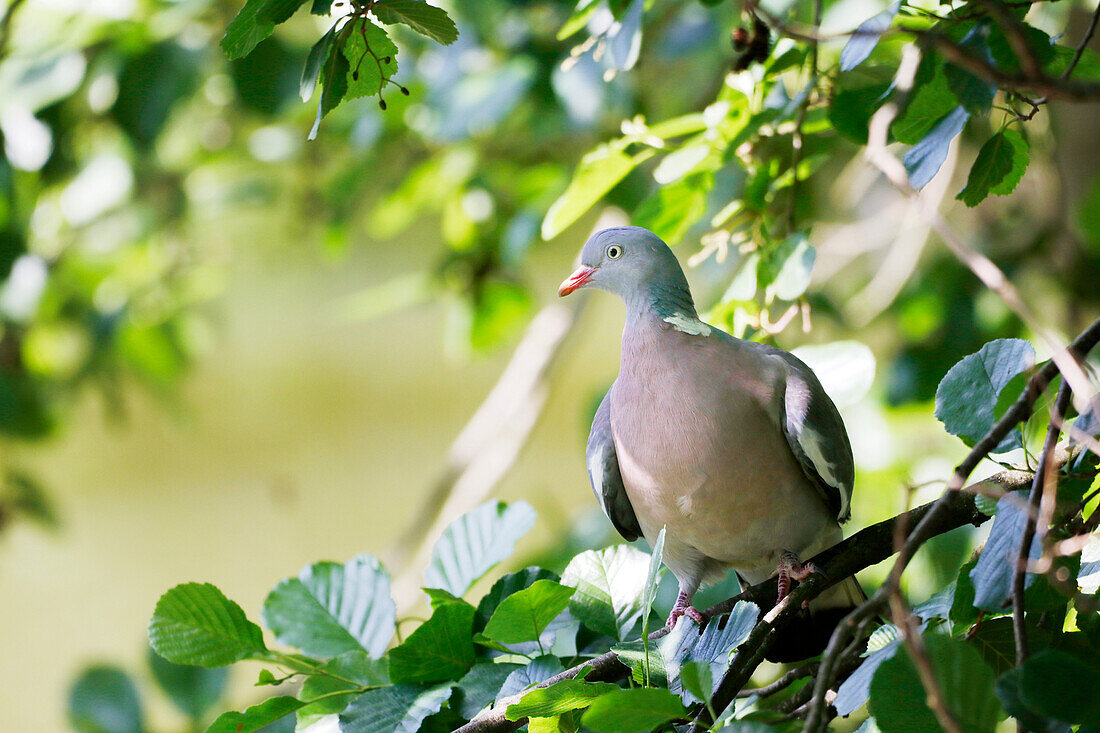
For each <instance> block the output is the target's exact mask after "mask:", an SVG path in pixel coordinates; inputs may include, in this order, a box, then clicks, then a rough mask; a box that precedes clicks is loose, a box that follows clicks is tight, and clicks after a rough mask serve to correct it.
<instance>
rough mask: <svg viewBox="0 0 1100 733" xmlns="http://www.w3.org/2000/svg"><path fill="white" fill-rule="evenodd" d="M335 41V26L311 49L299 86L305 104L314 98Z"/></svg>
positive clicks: (299, 92)
mask: <svg viewBox="0 0 1100 733" xmlns="http://www.w3.org/2000/svg"><path fill="white" fill-rule="evenodd" d="M335 40H336V26H335V25H334V26H332V27H331V28H329V29H328V32H327V33H325V35H323V36H321V39H320V40H319V41H317V43H315V44H313V47H312V48H310V49H309V55H308V56H306V65H305V66H303V67H302V80H301V82H299V84H298V94H299V95H300V96H301V97H302V101H303V102H308V101H309V98H310V97H312V96H313V91H314V90H315V89H316V88H317V80H318V79H319V78H320V76H321V68H322V67H323V66H324V65H325V62H326V61H328V57H329V53H330V52H331V51H332V44H333V42H334V41H335Z"/></svg>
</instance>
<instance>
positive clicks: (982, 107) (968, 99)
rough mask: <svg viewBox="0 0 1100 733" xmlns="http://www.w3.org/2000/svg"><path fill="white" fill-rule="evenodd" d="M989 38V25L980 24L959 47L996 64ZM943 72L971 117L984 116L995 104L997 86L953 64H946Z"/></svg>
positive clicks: (956, 96) (964, 37) (964, 38)
mask: <svg viewBox="0 0 1100 733" xmlns="http://www.w3.org/2000/svg"><path fill="white" fill-rule="evenodd" d="M988 37H989V25H988V24H985V23H979V24H978V25H976V26H974V28H972V29H971V30H970V32H969V33H967V34H966V35H965V36H963V38H962V40H961V41H959V47H960V48H962V49H963V50H964V51H966V52H968V53H969V54H970V55H972V56H976V57H978V58H981V59H983V60H985V61H988V62H990V63H994V60H993V57H992V55H991V54H990V51H989V44H988V40H987V39H988ZM943 70H944V75H945V76H946V77H947V86H948V87H949V88H950V89H951V91H952V92H953V93H954V94H955V98H956V99H958V100H959V103H960V104H961V105H962V106H963V107H964V108H965V109H966V111H967V112H969V113H970V114H971V115H983V114H985V113H986V112H988V111H989V106H990V105H991V104H992V103H993V95H994V94H995V93H996V91H997V86H996V85H995V84H992V83H990V82H988V81H986V80H985V79H982V78H980V77H977V76H975V75H974V74H971V73H970V72H969V71H967V70H966V69H964V68H962V67H961V66H956V65H955V64H952V63H948V64H945V65H944V69H943Z"/></svg>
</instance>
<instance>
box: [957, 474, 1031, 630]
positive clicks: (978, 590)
mask: <svg viewBox="0 0 1100 733" xmlns="http://www.w3.org/2000/svg"><path fill="white" fill-rule="evenodd" d="M1027 515H1028V512H1027V492H1026V491H1013V492H1010V493H1008V494H1005V495H1004V496H1002V497H1001V499H1000V501H998V502H997V516H996V517H994V519H993V528H992V529H991V530H990V531H989V539H987V540H986V541H985V547H983V548H982V554H981V556H979V557H978V563H977V564H976V565H975V566H974V569H973V570H971V571H970V580H971V581H972V582H973V583H974V606H975V607H977V608H980V609H982V610H983V611H990V612H998V611H1002V610H1004V607H1005V605H1006V603H1007V602H1008V597H1009V596H1010V595H1011V594H1012V578H1013V576H1014V575H1015V569H1016V558H1018V557H1019V555H1020V540H1021V535H1022V533H1023V528H1024V524H1026V523H1027ZM1039 540H1040V538H1038V537H1035V538H1033V539H1032V544H1031V552H1030V555H1029V557H1030V559H1032V560H1037V559H1038V558H1039V555H1040V554H1042V551H1043V545H1042V542H1040V541H1039ZM1033 580H1035V576H1034V574H1032V573H1028V574H1027V576H1026V580H1025V583H1026V584H1027V585H1030V584H1031V582H1032V581H1033Z"/></svg>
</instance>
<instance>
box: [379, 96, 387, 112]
mask: <svg viewBox="0 0 1100 733" xmlns="http://www.w3.org/2000/svg"><path fill="white" fill-rule="evenodd" d="M378 106H379V107H381V108H382V111H383V112H385V111H386V100H384V99H379V100H378Z"/></svg>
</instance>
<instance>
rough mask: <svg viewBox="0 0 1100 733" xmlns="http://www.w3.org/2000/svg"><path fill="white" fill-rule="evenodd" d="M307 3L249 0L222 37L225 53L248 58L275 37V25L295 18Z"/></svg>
mask: <svg viewBox="0 0 1100 733" xmlns="http://www.w3.org/2000/svg"><path fill="white" fill-rule="evenodd" d="M304 2H305V0H247V2H246V3H245V4H244V7H243V8H241V9H240V12H238V13H237V15H236V17H235V18H233V20H232V21H230V23H229V27H228V28H226V29H225V35H224V36H222V42H221V46H222V50H224V51H225V55H226V56H228V57H229V58H231V59H239V58H241V57H242V56H247V55H248V54H249V53H251V52H252V49H254V48H256V45H257V44H258V43H259V42H260V41H262V40H264V39H265V38H267V37H268V36H270V35H271V32H272V31H274V30H275V26H276V25H278V24H279V23H282V22H284V21H286V20H288V19H289V18H290V16H292V15H294V11H296V10H297V9H298V8H299V7H300V6H301V5H302V3H304Z"/></svg>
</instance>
